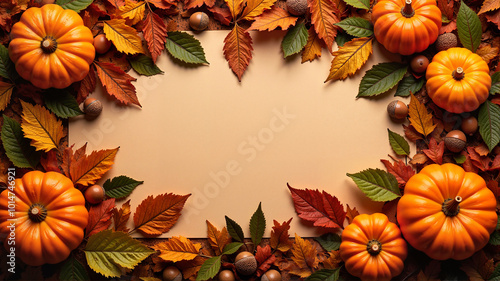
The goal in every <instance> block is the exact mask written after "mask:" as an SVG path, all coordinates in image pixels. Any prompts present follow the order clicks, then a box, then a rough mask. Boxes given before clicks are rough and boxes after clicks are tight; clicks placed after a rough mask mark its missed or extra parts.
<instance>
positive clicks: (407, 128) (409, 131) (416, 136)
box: [403, 124, 423, 142]
mask: <svg viewBox="0 0 500 281" xmlns="http://www.w3.org/2000/svg"><path fill="white" fill-rule="evenodd" d="M403 130H404V132H405V138H406V139H408V140H409V141H411V142H417V140H421V139H423V137H422V135H421V134H420V133H419V132H417V130H415V128H414V127H413V126H412V125H405V124H403Z"/></svg>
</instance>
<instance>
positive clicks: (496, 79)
mask: <svg viewBox="0 0 500 281" xmlns="http://www.w3.org/2000/svg"><path fill="white" fill-rule="evenodd" d="M496 94H500V71H497V72H495V73H493V75H491V88H490V95H496Z"/></svg>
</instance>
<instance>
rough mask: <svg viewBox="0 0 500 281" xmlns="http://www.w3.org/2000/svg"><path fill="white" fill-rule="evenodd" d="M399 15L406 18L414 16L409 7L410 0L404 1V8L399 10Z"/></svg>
mask: <svg viewBox="0 0 500 281" xmlns="http://www.w3.org/2000/svg"><path fill="white" fill-rule="evenodd" d="M401 14H402V15H403V16H404V17H406V18H411V17H413V16H414V15H415V10H413V7H412V6H411V0H406V1H405V5H404V7H403V8H402V9H401Z"/></svg>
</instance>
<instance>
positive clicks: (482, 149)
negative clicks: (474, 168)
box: [474, 142, 490, 156]
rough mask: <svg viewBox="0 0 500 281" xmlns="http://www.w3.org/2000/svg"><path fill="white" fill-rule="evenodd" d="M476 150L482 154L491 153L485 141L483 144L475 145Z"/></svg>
mask: <svg viewBox="0 0 500 281" xmlns="http://www.w3.org/2000/svg"><path fill="white" fill-rule="evenodd" d="M474 150H475V151H476V152H477V154H479V155H480V156H487V155H488V154H489V153H490V150H489V149H488V146H486V144H485V143H484V142H482V143H481V144H479V145H477V146H474Z"/></svg>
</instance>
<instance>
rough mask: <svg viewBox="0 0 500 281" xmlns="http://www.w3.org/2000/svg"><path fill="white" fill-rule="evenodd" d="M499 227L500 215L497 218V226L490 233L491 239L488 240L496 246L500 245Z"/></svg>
mask: <svg viewBox="0 0 500 281" xmlns="http://www.w3.org/2000/svg"><path fill="white" fill-rule="evenodd" d="M499 228H500V217H498V218H497V227H496V228H495V230H494V231H493V233H491V235H490V241H489V242H488V243H489V244H491V245H494V246H498V245H500V232H498V229H499Z"/></svg>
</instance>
